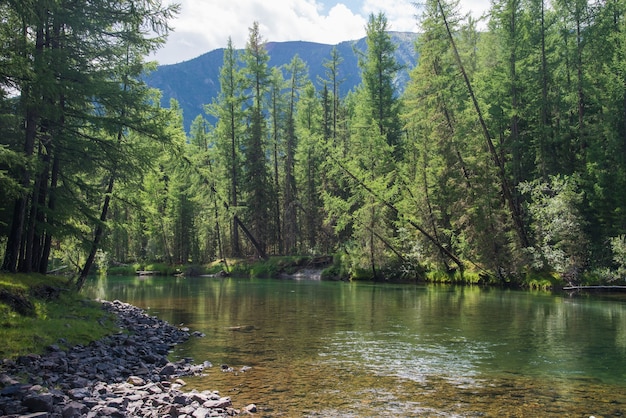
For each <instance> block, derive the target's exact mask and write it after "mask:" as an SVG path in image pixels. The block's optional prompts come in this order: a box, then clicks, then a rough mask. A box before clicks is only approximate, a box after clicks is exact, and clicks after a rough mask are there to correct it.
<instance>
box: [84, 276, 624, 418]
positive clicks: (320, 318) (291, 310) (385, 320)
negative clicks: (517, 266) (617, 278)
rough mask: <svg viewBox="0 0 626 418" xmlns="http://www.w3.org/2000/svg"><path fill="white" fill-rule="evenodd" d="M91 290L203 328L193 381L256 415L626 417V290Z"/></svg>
mask: <svg viewBox="0 0 626 418" xmlns="http://www.w3.org/2000/svg"><path fill="white" fill-rule="evenodd" d="M84 291H85V293H86V294H87V295H88V296H90V297H97V298H101V299H107V300H115V299H119V300H121V301H124V302H128V303H131V304H134V305H136V306H139V307H141V308H143V309H145V310H146V311H147V312H148V313H149V314H150V315H155V316H157V317H159V318H161V319H164V320H166V321H168V322H170V323H171V324H175V325H178V324H180V325H181V326H186V327H189V328H190V329H191V330H192V331H200V332H202V333H204V334H205V335H206V336H205V337H204V338H196V337H192V338H191V339H190V340H189V341H188V342H187V343H185V344H183V345H181V346H179V347H177V348H176V350H175V351H174V352H173V353H172V359H173V360H176V359H179V358H183V357H191V358H193V360H194V361H195V362H196V363H202V362H204V361H210V362H211V363H213V365H214V366H213V367H211V368H208V369H205V372H206V373H205V375H204V376H199V377H186V378H185V381H186V382H187V384H188V385H187V387H186V390H191V389H198V390H204V389H210V390H218V391H219V392H220V394H221V395H222V396H231V397H232V399H233V404H234V406H235V407H243V406H245V405H247V404H249V403H255V404H256V405H257V407H258V408H259V413H258V414H257V416H262V417H382V416H394V417H396V416H398V417H431V416H432V417H442V416H444V417H450V416H454V417H477V416H487V417H496V416H498V417H501V416H509V417H510V416H517V417H539V416H555V417H557V416H558V417H562V416H572V417H590V416H595V417H600V416H626V295H625V294H614V295H567V294H551V293H547V292H541V293H533V292H529V291H512V290H502V289H485V288H480V287H455V286H445V285H427V286H423V285H406V284H405V285H393V284H372V283H344V282H323V281H318V280H272V279H237V278H172V277H143V278H139V277H108V278H106V277H105V278H93V279H91V280H90V281H88V282H87V284H86V285H85V288H84ZM221 365H227V366H228V367H229V368H232V369H233V371H232V372H223V371H222V370H221V369H222V367H221ZM244 366H246V367H250V369H248V370H247V371H245V372H242V371H241V369H242V368H243V367H244Z"/></svg>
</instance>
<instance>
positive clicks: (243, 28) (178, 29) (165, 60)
mask: <svg viewBox="0 0 626 418" xmlns="http://www.w3.org/2000/svg"><path fill="white" fill-rule="evenodd" d="M172 2H176V3H179V4H180V13H179V14H178V15H177V17H176V18H175V19H174V20H173V21H172V22H171V24H172V26H173V28H174V31H173V32H172V33H170V35H169V37H168V40H167V43H166V44H165V45H164V46H163V47H162V48H161V49H159V50H158V51H157V53H156V54H154V55H153V56H151V57H150V59H151V60H156V61H158V63H159V64H161V65H165V64H175V63H178V62H182V61H187V60H190V59H192V58H195V57H197V56H199V55H202V54H204V53H206V52H209V51H212V50H214V49H218V48H224V47H226V45H227V42H228V38H229V37H230V38H231V39H232V42H233V47H234V48H235V49H239V48H244V47H245V46H246V41H247V39H248V30H249V28H250V27H251V26H252V24H253V23H254V22H255V21H256V22H258V23H259V29H260V34H261V36H262V38H263V39H264V40H266V41H268V42H284V41H309V42H319V43H325V44H331V45H334V44H337V43H339V42H342V41H350V40H355V39H360V38H363V37H364V36H365V25H366V23H367V18H368V16H369V15H370V14H371V13H374V14H378V13H379V12H383V13H384V14H385V16H386V17H387V21H388V24H389V29H390V30H393V31H400V32H416V31H417V30H418V27H417V21H416V18H415V16H416V15H417V14H418V13H419V9H417V8H416V6H415V5H414V4H415V2H416V0H341V1H339V2H337V1H331V0H164V4H170V3H172ZM489 4H490V0H461V3H460V7H461V10H462V12H464V13H471V14H472V15H474V16H476V17H478V16H479V15H481V14H482V13H484V12H486V11H487V10H488V9H489Z"/></svg>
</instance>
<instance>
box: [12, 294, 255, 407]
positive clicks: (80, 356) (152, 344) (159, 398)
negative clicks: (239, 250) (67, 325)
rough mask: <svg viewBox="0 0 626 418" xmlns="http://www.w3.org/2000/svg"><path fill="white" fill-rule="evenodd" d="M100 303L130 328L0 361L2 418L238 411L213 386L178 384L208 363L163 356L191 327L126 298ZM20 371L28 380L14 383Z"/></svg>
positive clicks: (182, 338) (119, 324) (227, 398)
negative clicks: (83, 342)
mask: <svg viewBox="0 0 626 418" xmlns="http://www.w3.org/2000/svg"><path fill="white" fill-rule="evenodd" d="M102 303H103V308H104V309H106V310H108V311H110V312H113V313H115V314H116V315H117V318H118V326H119V327H120V328H121V329H123V330H127V331H128V332H129V333H125V332H119V333H117V334H115V335H111V336H108V337H105V338H104V339H102V340H100V341H94V342H92V343H90V344H89V345H87V346H76V347H73V348H71V349H70V350H68V351H67V352H64V351H61V350H60V349H59V347H58V346H56V345H54V346H51V347H50V348H49V350H48V353H47V354H46V355H44V356H39V355H28V356H21V357H19V358H18V359H16V360H15V361H11V360H4V361H3V362H2V364H0V416H7V417H20V416H24V415H28V416H40V415H39V414H38V413H41V414H42V415H41V416H46V417H55V418H56V417H59V418H61V417H62V418H73V417H82V416H88V417H104V416H112V417H131V416H132V417H138V416H141V417H161V416H172V417H175V416H181V415H187V416H190V417H202V418H204V417H208V416H211V417H226V416H234V415H238V414H239V413H240V411H239V410H236V409H234V408H233V407H232V402H231V400H230V398H229V397H221V396H219V393H217V392H214V391H203V392H198V391H191V392H183V391H182V390H181V388H182V387H183V386H184V385H185V383H184V381H182V379H180V377H182V376H189V375H197V374H200V373H202V371H203V370H204V368H205V367H211V363H210V362H208V361H206V362H204V363H203V364H201V365H197V364H193V363H192V362H191V360H189V359H183V360H180V361H177V362H170V361H168V359H167V354H168V353H169V351H170V350H171V348H172V347H174V346H175V345H176V344H179V343H181V342H183V341H185V340H187V339H188V338H189V337H190V333H189V330H187V329H185V330H181V329H178V328H176V327H174V326H171V325H169V324H168V323H167V322H165V321H162V320H160V319H158V318H156V317H152V316H149V315H147V314H146V313H145V312H144V311H143V310H141V309H139V308H137V307H135V306H132V305H129V304H127V303H123V302H120V301H114V302H106V301H104V302H102ZM194 335H196V336H198V335H197V334H194ZM23 376H28V382H20V378H19V377H23ZM169 379H172V380H174V383H172V382H171V381H170V380H169ZM250 412H252V411H249V410H245V411H244V413H250Z"/></svg>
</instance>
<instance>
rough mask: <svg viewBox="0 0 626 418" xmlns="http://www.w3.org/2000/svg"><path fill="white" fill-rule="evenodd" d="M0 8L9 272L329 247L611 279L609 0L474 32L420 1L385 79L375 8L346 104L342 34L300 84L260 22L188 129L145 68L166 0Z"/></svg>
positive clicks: (507, 16)
mask: <svg viewBox="0 0 626 418" xmlns="http://www.w3.org/2000/svg"><path fill="white" fill-rule="evenodd" d="M0 8H1V9H2V12H3V16H4V17H3V23H4V24H3V26H2V28H1V29H0V39H1V40H2V42H3V44H4V45H7V46H8V47H7V48H4V49H3V50H2V59H1V60H0V86H1V89H0V92H1V94H0V118H2V124H0V129H1V130H2V132H1V133H2V135H1V136H0V138H1V139H0V141H1V143H0V188H1V190H2V194H3V196H6V197H7V199H5V200H4V201H3V202H2V208H1V210H0V239H1V243H2V247H3V253H2V254H3V264H2V268H3V269H4V270H8V271H39V272H42V273H45V272H46V271H48V270H49V269H50V263H53V266H56V265H58V264H60V263H65V264H69V265H72V266H74V267H75V268H76V269H78V270H80V271H81V272H82V273H83V274H82V275H81V279H83V280H84V277H85V275H86V274H87V273H88V272H89V271H90V269H91V266H92V264H94V263H96V264H97V263H104V261H107V260H108V261H109V262H116V263H131V262H140V261H147V260H150V261H162V262H167V263H170V264H177V265H182V264H206V263H209V262H211V261H214V260H226V259H227V258H228V257H244V256H255V257H263V258H265V257H268V256H270V255H316V254H324V255H327V254H336V255H337V257H338V258H341V260H342V265H343V266H344V267H345V270H344V272H343V273H342V274H344V275H345V277H351V278H358V277H366V278H371V279H375V280H378V279H381V280H382V279H389V278H408V277H411V278H424V277H426V276H427V275H428V277H430V278H434V277H441V276H437V274H442V275H445V276H446V277H448V278H450V277H454V278H457V279H459V280H464V279H465V278H466V277H468V276H472V277H476V278H480V280H491V281H493V282H497V283H510V284H522V283H524V282H525V280H527V278H528V276H529V275H533V274H536V275H544V276H550V277H553V276H557V277H560V278H561V279H562V280H563V281H564V282H569V283H576V282H578V281H580V280H582V278H583V277H584V276H586V277H594V278H595V279H594V280H604V281H607V282H610V281H615V280H623V274H624V273H623V272H624V266H625V265H626V260H624V259H623V254H624V253H626V250H625V249H624V242H625V240H624V236H625V234H626V215H625V214H626V197H625V196H626V195H625V194H624V193H622V192H621V190H622V189H623V188H624V186H625V185H626V140H625V139H624V138H626V128H625V127H626V87H625V86H626V72H625V71H624V56H623V55H624V48H623V46H624V43H625V42H626V38H624V33H626V31H625V30H624V29H625V27H624V25H625V23H626V20H625V19H626V18H625V16H626V13H625V12H626V10H625V8H626V5H625V4H623V3H622V2H608V3H593V4H589V3H586V2H574V3H567V4H566V3H564V2H558V1H557V2H554V3H547V2H544V1H542V0H528V1H516V0H498V1H495V2H493V4H492V7H491V10H490V13H489V14H488V17H486V18H485V19H486V29H485V30H478V29H477V27H478V22H477V21H476V20H475V19H473V18H471V17H469V16H464V15H462V14H460V12H459V11H458V3H457V2H455V1H447V0H428V1H426V2H425V3H424V4H423V5H422V6H421V7H420V9H419V10H417V9H416V12H417V11H419V13H420V15H419V16H418V18H417V23H418V25H419V28H420V32H419V36H418V40H417V42H416V45H415V51H414V53H415V54H416V56H417V57H418V58H419V59H418V64H417V66H416V67H415V68H412V69H410V71H411V72H410V75H411V77H410V81H409V82H408V85H407V86H406V89H405V90H404V91H403V92H400V91H399V89H398V86H397V81H398V79H397V77H398V72H399V70H400V69H401V66H400V65H399V64H398V62H397V61H396V59H395V50H396V46H395V45H394V43H393V42H392V41H391V37H390V35H389V31H390V30H391V29H392V28H390V27H389V24H388V21H387V18H386V16H385V15H384V14H383V13H378V14H372V15H370V16H369V20H368V22H367V24H366V26H365V31H366V49H365V50H363V51H357V53H358V54H359V70H360V73H361V77H362V82H361V84H360V85H359V86H358V87H357V88H355V89H354V90H353V91H351V92H349V93H348V94H345V95H343V96H341V95H340V93H339V92H340V88H339V87H340V85H341V83H342V80H343V77H344V71H345V70H346V69H345V68H344V67H343V66H342V64H343V62H344V60H343V57H341V55H340V54H339V53H338V52H337V50H336V49H334V50H333V51H332V53H331V54H330V55H329V56H328V57H326V58H325V60H324V67H325V68H326V74H325V77H322V78H320V79H317V80H310V79H309V76H308V68H307V64H306V63H305V62H304V61H302V59H300V58H299V57H298V56H294V57H293V59H292V60H291V62H290V63H289V64H287V65H284V66H281V67H272V66H270V64H269V63H270V55H269V52H268V49H267V48H266V47H265V40H264V39H263V35H262V33H261V32H260V27H261V26H260V25H259V23H258V22H254V23H253V24H252V25H251V27H250V28H248V35H249V37H248V41H247V43H246V45H245V47H244V48H243V49H241V50H238V49H236V48H235V46H234V45H233V44H232V42H231V41H229V42H228V45H227V48H225V50H224V61H223V66H222V68H221V69H220V76H219V80H216V81H217V82H219V86H220V92H219V95H218V96H217V97H216V98H215V99H214V100H213V101H211V102H209V98H207V103H206V106H205V114H200V115H194V116H197V117H196V119H195V120H194V123H193V125H192V128H191V130H190V132H189V133H186V132H185V131H184V128H183V126H182V115H181V110H180V107H179V106H178V104H177V103H176V102H175V101H172V102H171V104H170V107H169V108H162V107H160V106H159V105H158V103H159V92H158V91H154V90H151V89H149V88H148V87H147V86H146V85H145V84H144V83H143V82H142V81H141V80H142V78H141V76H142V74H145V72H146V71H148V70H149V69H150V65H149V64H146V63H145V62H144V57H145V56H146V54H147V53H149V52H150V51H153V50H154V49H155V48H158V47H159V46H160V45H162V43H163V42H164V40H165V37H166V36H167V33H168V31H169V26H168V22H169V20H170V19H171V18H173V17H174V15H175V14H176V11H177V6H168V7H162V6H160V4H159V3H155V2H152V1H149V0H146V1H122V2H117V3H115V4H114V5H113V4H110V3H102V2H98V1H96V2H88V3H84V4H83V3H80V4H79V3H77V2H66V1H60V2H55V3H53V4H52V3H50V2H44V1H38V0H30V1H27V2H5V3H3V4H2V5H0ZM205 116H209V117H210V118H205ZM209 119H210V120H214V121H215V123H214V124H213V123H210V122H208V120H209ZM103 260H104V261H103ZM467 280H472V279H467ZM79 285H80V283H79Z"/></svg>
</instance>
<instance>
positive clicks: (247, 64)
mask: <svg viewBox="0 0 626 418" xmlns="http://www.w3.org/2000/svg"><path fill="white" fill-rule="evenodd" d="M242 59H243V62H244V69H243V74H244V78H245V85H246V89H247V91H248V92H249V94H250V96H249V100H248V103H247V104H246V106H247V109H246V117H247V119H248V127H247V129H246V135H245V146H244V172H243V176H244V178H243V180H242V187H243V191H244V193H245V200H246V212H245V214H246V217H245V219H246V222H247V224H248V227H249V230H250V232H251V234H252V238H253V239H254V240H256V243H257V245H255V247H257V248H256V249H257V252H259V250H261V252H263V251H265V250H266V248H267V245H268V241H269V239H270V236H271V234H270V231H269V230H268V225H269V224H270V213H269V210H270V205H271V184H270V176H269V172H268V167H267V158H266V152H267V126H266V122H265V107H264V99H265V96H266V93H267V89H268V86H269V78H270V70H269V67H268V61H269V55H268V53H267V50H266V49H265V41H264V40H263V38H262V37H261V33H260V31H259V24H258V22H254V24H253V25H252V27H251V28H250V30H249V37H248V42H247V43H246V49H245V52H244V54H243V57H242Z"/></svg>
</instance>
